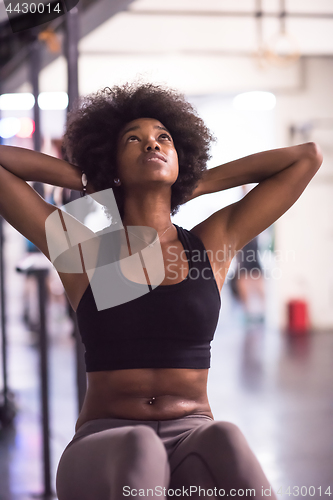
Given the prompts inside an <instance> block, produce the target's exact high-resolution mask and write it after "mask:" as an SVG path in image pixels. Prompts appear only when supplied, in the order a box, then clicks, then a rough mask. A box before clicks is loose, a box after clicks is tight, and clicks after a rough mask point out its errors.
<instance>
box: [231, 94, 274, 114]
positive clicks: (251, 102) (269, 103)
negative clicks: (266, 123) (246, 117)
mask: <svg viewBox="0 0 333 500" xmlns="http://www.w3.org/2000/svg"><path fill="white" fill-rule="evenodd" d="M232 105H233V107H234V108H235V109H239V110H246V111H249V110H255V111H270V110H271V109H274V108H275V105H276V97H275V95H274V94H272V93H271V92H262V91H254V92H244V93H243V94H238V95H237V96H236V97H235V98H234V100H233V102H232Z"/></svg>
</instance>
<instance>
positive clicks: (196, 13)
mask: <svg viewBox="0 0 333 500" xmlns="http://www.w3.org/2000/svg"><path fill="white" fill-rule="evenodd" d="M126 14H131V15H135V16H182V17H183V16H190V17H191V16H193V17H258V16H261V17H275V18H280V17H287V18H288V17H293V18H295V17H298V18H310V19H312V18H316V19H327V18H333V12H330V13H326V14H325V13H323V12H287V11H286V12H282V13H279V12H265V11H253V12H240V11H235V12H234V11H228V10H226V11H221V10H177V9H174V10H171V9H170V10H169V9H163V10H162V9H138V10H135V9H128V10H127V11H126Z"/></svg>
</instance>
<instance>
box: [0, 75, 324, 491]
mask: <svg viewBox="0 0 333 500" xmlns="http://www.w3.org/2000/svg"><path fill="white" fill-rule="evenodd" d="M212 140H213V137H212V135H211V133H210V131H209V130H208V129H207V127H206V126H205V124H204V123H203V121H202V119H201V118H200V117H199V116H198V115H197V113H196V111H195V109H194V108H193V107H192V105H190V104H189V103H188V102H187V101H186V100H185V98H184V96H183V95H181V94H179V93H177V92H176V91H173V90H171V89H167V88H163V87H161V86H158V85H154V84H142V83H139V84H126V85H123V86H120V87H118V86H117V87H113V88H112V89H110V88H105V89H104V90H102V91H99V92H97V93H96V94H91V95H89V96H87V97H85V98H82V100H81V102H80V103H79V105H78V106H77V107H76V108H74V109H73V110H72V111H71V112H70V113H69V116H68V122H67V130H66V134H65V139H64V145H65V148H66V154H67V157H68V160H69V161H68V162H67V161H64V160H60V159H56V158H53V157H50V156H47V155H43V154H41V153H37V152H33V151H29V150H25V149H22V148H14V147H8V146H1V147H0V165H1V167H0V177H1V179H0V211H1V214H2V215H3V216H4V217H5V219H6V220H7V221H8V222H9V223H10V224H12V225H13V226H14V227H15V228H16V229H17V230H18V231H20V232H21V233H22V234H24V235H25V236H26V237H27V238H29V239H30V240H31V241H33V242H34V244H35V245H36V246H38V248H39V249H40V250H41V251H42V252H44V253H45V255H46V256H47V257H48V258H50V253H49V251H50V247H49V246H48V242H49V240H50V239H51V240H52V238H53V239H54V243H55V244H56V243H57V239H58V238H59V232H57V231H59V230H60V231H62V232H66V231H69V227H71V228H72V229H73V227H75V229H76V230H77V235H78V234H79V232H80V231H81V232H82V234H85V235H86V238H89V237H90V240H87V241H89V243H90V246H89V247H88V250H89V251H87V248H86V247H85V246H84V244H83V243H82V245H81V244H78V245H77V246H76V249H75V250H76V253H75V252H74V253H70V255H72V256H73V255H77V256H78V257H77V258H78V259H79V258H81V257H82V255H85V256H86V257H87V258H89V260H90V262H93V263H94V266H93V267H94V269H95V270H94V273H93V275H92V276H90V278H89V277H88V274H87V272H86V270H85V267H84V268H83V271H82V272H79V273H78V272H67V273H66V272H61V271H60V270H59V276H60V278H61V280H62V282H63V285H64V288H65V290H66V293H67V296H68V299H69V301H70V303H71V305H72V307H73V309H74V310H75V311H76V314H77V319H78V324H79V328H80V333H81V336H82V339H83V342H84V343H85V347H86V353H85V361H86V368H87V374H88V388H87V393H86V397H85V401H84V404H83V407H82V410H81V413H80V415H79V418H78V421H77V423H76V428H75V435H74V437H73V439H72V441H71V442H70V443H69V444H68V446H67V447H66V449H65V451H64V452H63V454H62V457H61V459H60V463H59V466H58V471H57V480H56V484H57V494H58V498H59V500H96V499H98V500H110V499H115V500H119V499H120V498H123V497H124V496H127V497H129V498H134V497H137V496H138V495H139V496H140V495H141V496H143V495H142V492H143V494H144V495H147V496H150V497H151V498H166V496H167V490H168V489H171V492H170V495H177V496H180V495H181V494H183V496H188V492H189V489H190V488H192V489H193V488H195V487H197V488H199V487H201V488H205V489H206V491H208V489H211V490H212V491H214V488H216V489H215V493H214V495H215V497H217V496H219V494H218V493H217V490H223V491H225V495H226V496H235V492H237V490H238V491H240V490H243V491H244V490H246V489H251V490H252V492H251V497H253V498H256V499H258V498H267V497H270V498H276V497H275V494H274V492H273V491H272V490H271V487H270V484H269V482H268V480H267V478H266V476H265V474H264V472H263V470H262V468H261V466H260V464H259V462H258V460H257V458H256V457H255V456H254V454H253V452H252V450H251V449H250V447H249V445H248V443H247V441H246V439H245V437H244V436H243V434H242V432H241V430H240V429H239V428H238V427H237V426H236V425H234V424H232V423H230V422H218V421H215V420H214V417H213V414H212V411H211V408H210V404H209V401H208V397H207V377H208V369H209V367H210V343H211V340H212V339H213V337H214V332H215V329H216V326H217V323H218V317H219V312H220V306H221V297H220V293H221V289H222V286H223V283H224V280H225V276H226V274H227V271H228V268H229V266H230V263H231V261H232V259H233V257H234V256H235V255H236V253H237V252H238V251H239V250H240V249H242V248H243V247H244V246H245V245H246V244H247V243H248V242H249V241H251V240H252V239H253V238H254V237H255V236H257V235H258V234H259V233H261V232H262V231H263V230H264V229H265V228H267V227H268V226H270V225H271V224H272V223H273V222H274V221H276V220H277V219H278V218H279V217H280V216H281V215H282V214H283V213H285V212H286V211H287V210H288V209H289V208H290V207H291V206H292V205H293V203H295V201H296V200H297V199H298V198H299V197H300V195H301V194H302V192H303V191H304V189H305V188H306V186H307V185H308V183H309V182H310V181H311V179H312V178H313V176H314V175H315V174H316V172H317V170H318V169H319V167H320V165H321V163H322V155H321V152H320V151H319V149H318V147H317V146H316V145H315V144H314V143H306V144H301V145H298V146H293V147H288V148H281V149H275V150H271V151H265V152H261V153H257V154H253V155H250V156H247V157H245V158H241V159H238V160H235V161H232V162H229V163H226V164H224V165H220V166H218V167H216V168H213V169H209V170H207V166H206V163H207V160H208V159H209V157H210V156H209V147H210V144H211V141H212ZM28 180H35V181H37V180H38V181H40V182H46V183H48V184H52V185H55V186H61V187H65V188H68V189H73V190H78V191H79V190H81V189H83V191H86V192H87V193H88V194H92V195H94V193H95V194H98V196H101V193H102V192H103V190H106V189H110V188H112V190H113V193H114V197H115V200H116V202H117V207H118V210H119V214H120V217H121V222H122V224H123V227H122V228H121V229H120V230H119V231H113V232H110V231H109V232H103V231H102V232H100V233H97V234H95V233H93V232H91V231H90V230H88V228H86V227H85V226H83V227H82V224H80V223H79V222H78V221H77V220H76V219H74V218H71V219H70V218H69V216H68V215H67V214H65V213H64V212H63V211H62V210H60V209H56V208H55V207H54V206H52V205H50V204H48V203H47V202H45V201H44V200H43V199H42V198H41V197H39V196H38V194H37V193H36V192H35V191H34V190H33V189H32V188H31V187H30V186H29V185H28V184H27V182H26V181H28ZM250 183H258V185H257V186H256V187H255V188H254V189H252V190H251V191H250V192H249V193H248V194H247V195H246V196H244V197H243V198H242V199H241V200H239V201H238V202H236V203H233V204H231V205H229V206H227V207H224V208H223V209H222V210H219V211H217V212H215V213H214V214H212V215H211V216H210V217H209V218H208V219H206V220H204V221H203V222H201V223H200V224H197V225H196V226H194V227H193V228H192V229H191V230H187V229H184V228H182V227H180V226H177V225H176V224H172V222H171V219H170V216H171V215H174V214H175V213H176V212H177V211H178V209H179V207H180V206H181V205H182V204H184V203H186V202H187V201H189V200H191V199H193V198H195V197H197V196H201V195H204V194H209V193H214V192H217V191H222V190H224V189H229V188H232V187H236V186H240V185H243V184H250ZM107 208H110V207H107ZM55 210H57V213H55V214H54V212H55ZM51 215H52V216H53V215H56V216H57V218H56V219H55V220H58V222H59V223H57V224H55V226H57V227H56V228H55V229H54V233H52V231H51V232H48V235H47V236H48V242H47V240H46V233H45V221H46V220H47V219H48V218H49V217H50V216H51ZM111 217H112V223H113V222H117V220H115V221H114V220H113V217H114V214H112V213H111ZM48 220H50V219H48ZM52 220H53V219H52ZM66 221H67V225H68V227H67V225H66ZM59 228H60V229H59ZM72 229H71V230H72ZM135 229H140V231H141V232H140V233H139V234H140V237H139V236H138V232H136V233H134V230H135ZM147 229H154V231H155V232H154V237H153V238H152V237H151V232H149V231H147ZM133 234H134V236H135V237H136V240H135V239H134V237H133ZM155 234H156V237H155ZM62 235H63V233H62ZM77 235H76V236H77ZM110 235H112V236H113V237H115V239H116V241H117V243H118V245H116V246H115V248H113V247H112V246H110V245H108V238H109V236H110ZM130 237H131V239H130ZM83 239H84V238H81V241H83ZM140 240H141V241H140ZM128 241H131V244H130V246H129V245H128ZM157 241H158V242H159V245H160V249H161V252H162V256H163V259H162V262H163V266H165V268H164V274H163V276H164V278H163V281H162V282H161V280H159V283H160V285H159V286H157V287H155V288H152V286H151V283H155V281H154V280H153V281H151V269H150V268H149V262H148V263H146V265H147V269H148V270H149V274H148V271H147V269H146V268H145V267H142V268H141V270H142V271H143V273H141V274H140V273H138V272H137V268H134V269H133V268H131V267H130V266H128V265H127V262H128V259H126V258H123V257H125V256H126V257H128V256H129V255H132V254H133V255H134V257H135V256H137V255H138V251H141V250H145V249H146V248H154V245H156V243H157ZM80 245H81V246H80ZM73 248H74V247H71V248H69V251H71V250H72V249H73ZM79 250H80V251H79ZM112 253H113V254H114V255H113V256H112V257H114V258H115V259H116V260H115V261H114V262H115V263H116V265H117V269H118V273H119V276H120V279H121V280H122V283H126V284H127V286H128V289H131V290H132V289H135V290H136V291H138V290H141V291H142V287H144V289H145V290H146V289H147V283H148V287H149V292H144V293H141V294H139V295H138V296H136V298H135V299H133V300H129V301H126V302H125V301H124V302H122V303H120V304H118V305H116V306H114V307H97V306H98V305H99V302H98V300H97V299H95V296H94V293H93V287H94V286H95V284H96V280H95V278H96V276H97V278H96V279H98V278H99V277H102V279H104V280H105V282H106V284H107V285H108V286H109V287H110V288H109V289H110V294H111V292H113V290H112V283H108V279H107V274H106V269H107V268H106V267H103V265H104V266H105V262H107V259H108V258H109V257H110V255H111V254H112ZM221 253H222V258H221ZM184 254H185V256H184ZM79 255H80V256H81V257H79ZM207 256H208V258H207ZM103 259H104V260H103ZM80 262H82V263H83V264H84V265H85V262H86V260H85V259H81V261H80ZM155 270H156V269H155V268H154V271H155ZM193 271H196V272H193ZM143 274H144V276H143ZM95 275H96V276H95ZM97 283H98V282H97ZM95 290H96V289H95ZM103 290H104V288H103V289H98V288H97V292H98V291H100V292H102V291H103ZM117 290H118V289H117ZM117 290H116V294H117ZM107 295H108V294H107V293H106V294H105V293H103V294H102V299H103V300H105V299H106V298H108V297H107ZM163 488H164V490H163ZM140 491H141V493H140ZM198 491H199V490H197V494H194V493H193V490H192V494H191V497H192V498H201V497H202V495H201V494H200V495H199V492H198ZM179 492H180V493H179ZM243 494H244V493H243ZM208 495H209V496H212V495H211V494H210V493H208ZM239 496H241V493H240V494H239Z"/></svg>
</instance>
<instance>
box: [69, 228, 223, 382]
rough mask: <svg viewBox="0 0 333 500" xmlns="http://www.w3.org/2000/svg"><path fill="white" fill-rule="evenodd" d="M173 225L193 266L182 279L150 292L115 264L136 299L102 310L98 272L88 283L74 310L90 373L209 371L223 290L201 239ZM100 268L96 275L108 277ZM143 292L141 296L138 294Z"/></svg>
mask: <svg viewBox="0 0 333 500" xmlns="http://www.w3.org/2000/svg"><path fill="white" fill-rule="evenodd" d="M174 226H175V227H176V229H177V232H178V238H179V240H180V242H181V243H182V245H183V247H184V250H185V253H186V257H187V259H188V263H189V272H188V275H187V276H186V278H185V279H184V280H183V281H181V282H179V283H174V284H171V285H162V286H157V287H156V288H153V289H151V287H150V286H149V285H143V284H140V283H135V282H133V281H130V280H128V279H127V278H126V277H125V276H124V275H123V273H122V272H121V269H120V265H119V262H118V260H115V263H116V266H115V267H116V269H117V273H118V275H119V278H118V279H120V281H119V284H123V286H125V287H126V288H127V290H132V291H133V294H134V296H136V297H137V298H134V299H133V300H130V301H128V302H126V303H120V304H119V305H115V306H113V307H106V308H104V309H101V308H100V307H99V309H100V310H98V308H97V306H96V302H95V298H94V293H95V294H96V287H94V277H95V274H94V276H93V277H92V279H90V283H89V285H88V287H87V289H86V290H85V292H84V294H83V296H82V298H81V301H80V303H79V305H78V308H77V311H76V314H77V320H78V326H79V330H80V334H81V337H82V341H83V343H84V345H85V348H86V352H85V362H86V369H87V372H93V371H104V370H123V369H130V368H209V367H210V343H211V341H212V340H213V337H214V333H215V330H216V326H217V323H218V319H219V313H220V308H221V297H220V292H219V289H218V287H217V283H216V281H215V277H214V274H213V271H212V268H211V265H210V262H209V259H208V255H207V253H206V249H205V247H204V245H203V243H202V241H201V240H200V239H199V238H198V237H197V236H195V235H194V234H192V233H191V232H190V231H188V230H187V229H183V228H182V227H180V226H177V225H176V224H174ZM105 236H106V237H107V235H104V236H103V238H104V237H105ZM101 244H102V243H101ZM118 255H119V254H118ZM99 264H100V261H98V265H97V267H96V271H97V270H99V271H100V275H105V276H107V273H106V272H104V271H103V269H104V268H103V267H100V268H98V266H99ZM96 271H95V273H96ZM105 271H106V268H105ZM105 279H107V278H105ZM147 286H149V290H148V292H147ZM120 288H121V287H120V286H119V292H120ZM140 291H142V293H143V294H142V295H141V296H138V295H139V294H140V293H141V292H140ZM106 295H107V294H106ZM100 299H101V298H99V300H100ZM102 299H103V297H102ZM99 303H100V302H99Z"/></svg>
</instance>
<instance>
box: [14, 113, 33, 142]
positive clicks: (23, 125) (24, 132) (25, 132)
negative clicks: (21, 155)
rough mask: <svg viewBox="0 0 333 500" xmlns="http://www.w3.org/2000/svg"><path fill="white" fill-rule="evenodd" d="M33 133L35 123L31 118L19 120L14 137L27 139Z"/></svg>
mask: <svg viewBox="0 0 333 500" xmlns="http://www.w3.org/2000/svg"><path fill="white" fill-rule="evenodd" d="M34 131H35V122H34V121H33V120H32V119H31V118H26V117H25V118H20V130H19V131H18V132H17V134H16V136H17V137H21V138H23V139H25V138H27V137H32V134H33V133H34Z"/></svg>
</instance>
